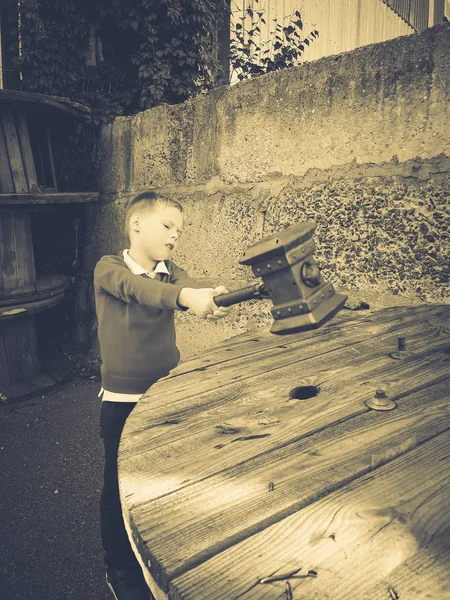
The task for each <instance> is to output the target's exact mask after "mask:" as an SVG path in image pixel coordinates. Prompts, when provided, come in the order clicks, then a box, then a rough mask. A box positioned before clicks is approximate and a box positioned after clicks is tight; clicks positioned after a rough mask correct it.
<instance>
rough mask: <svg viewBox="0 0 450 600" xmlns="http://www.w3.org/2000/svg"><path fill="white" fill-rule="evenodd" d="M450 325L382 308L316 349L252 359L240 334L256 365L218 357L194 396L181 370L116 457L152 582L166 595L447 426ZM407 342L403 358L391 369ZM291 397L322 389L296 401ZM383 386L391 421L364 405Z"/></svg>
mask: <svg viewBox="0 0 450 600" xmlns="http://www.w3.org/2000/svg"><path fill="white" fill-rule="evenodd" d="M449 314H450V307H446V306H428V307H416V308H414V309H413V310H411V309H410V308H397V309H396V310H395V311H390V313H389V315H388V311H378V312H377V313H374V314H373V315H371V316H370V319H367V318H366V317H364V318H361V321H360V322H359V323H358V322H355V321H354V320H353V319H349V320H348V321H347V322H346V323H343V324H342V327H341V328H339V326H337V325H335V326H333V327H330V328H329V331H328V332H327V335H326V336H325V339H322V337H321V336H317V338H316V337H309V338H308V340H302V339H300V336H298V335H297V336H296V337H295V339H294V337H291V336H289V338H290V341H288V342H287V343H284V344H282V346H283V348H279V347H278V346H279V343H277V344H276V345H275V346H274V345H273V342H271V341H269V340H267V346H264V348H263V349H261V351H260V352H258V351H256V352H255V350H254V347H253V348H252V346H253V343H252V342H251V341H250V340H251V339H252V338H249V337H248V336H246V340H245V342H244V343H243V344H242V345H241V350H242V351H243V352H250V353H251V355H252V361H253V363H254V364H253V365H252V364H251V363H250V364H248V363H247V362H246V360H245V359H246V356H245V354H244V355H243V356H241V357H239V356H236V355H233V358H231V360H229V361H228V360H226V359H225V358H224V356H223V354H221V353H222V351H225V352H226V348H224V347H223V346H222V348H221V349H220V351H219V354H216V358H217V359H218V360H219V361H220V364H219V365H218V366H219V367H220V369H219V370H218V371H217V372H216V374H215V376H214V375H213V373H214V369H215V365H211V366H210V367H208V369H209V370H210V373H211V374H212V376H211V377H209V378H208V379H207V383H205V385H204V386H203V384H202V383H201V382H200V381H199V380H197V382H198V385H197V393H195V391H194V381H193V380H192V378H193V377H197V370H194V371H191V370H190V369H189V368H188V367H187V368H186V370H185V373H184V374H182V375H180V376H178V377H173V378H171V377H168V378H166V379H165V380H164V381H161V382H159V383H158V384H156V386H154V388H152V390H153V389H154V390H155V394H154V395H153V393H152V394H150V395H149V396H148V397H146V398H145V399H143V400H141V402H140V403H139V404H138V405H137V407H136V408H135V409H134V411H133V413H132V415H131V416H130V418H129V420H128V421H127V424H126V427H125V430H124V435H123V437H122V442H121V448H120V457H119V476H120V482H121V495H122V501H123V506H124V510H125V515H126V516H127V518H128V519H129V526H130V527H131V529H132V530H133V531H134V532H135V534H136V535H137V539H138V540H139V539H140V545H139V542H138V545H139V551H140V552H141V556H142V558H143V560H144V563H145V564H147V560H150V561H151V569H150V571H151V574H152V576H154V578H155V579H156V580H157V581H159V582H160V583H162V585H167V584H168V581H169V580H171V579H173V578H176V577H179V576H181V575H182V574H183V573H184V572H187V571H189V570H190V569H193V568H195V566H196V565H197V564H198V565H201V564H202V563H203V562H205V561H209V560H211V559H212V557H213V556H215V555H216V554H218V553H221V552H223V551H225V549H226V548H228V547H233V546H234V545H236V544H239V543H240V542H241V540H245V539H246V538H247V537H249V536H250V535H252V536H255V535H259V533H258V532H262V531H264V530H265V529H266V528H267V527H270V526H271V525H272V524H273V523H277V522H278V521H280V520H282V519H284V518H286V517H287V516H288V515H290V514H295V513H296V512H297V511H298V510H301V509H302V507H304V506H307V505H308V504H310V503H311V502H313V501H315V500H316V499H317V498H318V497H320V496H322V495H324V494H329V493H332V492H333V490H335V489H337V488H339V487H340V486H343V485H345V484H346V482H349V481H352V480H354V479H357V478H360V477H361V476H362V475H364V473H366V472H368V471H370V470H373V469H376V468H379V466H380V465H382V464H383V463H384V462H386V461H392V460H394V459H395V458H396V457H397V456H400V455H402V454H404V453H408V452H409V451H411V449H412V448H414V447H416V446H417V445H420V444H423V443H424V442H425V441H426V440H428V439H431V438H432V437H433V436H436V435H438V434H439V433H441V432H442V431H445V430H446V429H448V428H450V420H449V419H450V412H449V406H448V405H449V395H448V387H449V381H450V367H449V335H448V334H449ZM386 317H388V319H387V321H385V320H384V319H385V318H386ZM346 327H347V329H345V328H346ZM336 330H339V331H336ZM319 331H320V330H319ZM405 332H406V335H407V344H408V350H409V351H410V354H409V355H408V356H405V358H402V359H401V360H395V359H394V358H392V357H391V356H390V353H391V352H392V351H394V350H395V349H396V347H395V346H396V336H397V334H398V333H405ZM272 337H275V336H272ZM344 338H345V339H346V340H347V342H344V341H343V340H344ZM327 339H328V340H329V341H330V349H329V350H328V351H327V350H326V347H324V344H325V345H326V342H325V340H327ZM283 341H284V340H283ZM232 344H233V340H231V341H230V345H232ZM215 352H216V351H215V350H214V353H215ZM280 352H283V353H286V355H287V358H286V361H287V364H284V365H283V364H282V361H279V362H277V361H278V360H279V356H280ZM296 352H297V360H295V354H296ZM307 352H309V353H308V354H307ZM274 361H275V362H274ZM197 364H198V363H197ZM274 364H275V365H276V366H275V367H274V368H273V369H271V367H273V366H274ZM255 365H256V366H255ZM266 370H269V372H266ZM233 371H234V373H235V375H233ZM249 371H250V374H249ZM200 373H202V374H203V375H205V372H204V371H203V372H202V371H201V372H200ZM239 374H244V377H243V379H242V380H239V381H237V380H233V377H235V376H236V375H239ZM184 379H187V380H190V381H189V383H188V384H185V383H183V380H184ZM224 381H225V383H224V384H223V382H224ZM214 382H216V384H215V385H214ZM222 384H223V385H222ZM172 386H173V389H172ZM297 386H317V387H318V388H320V392H319V393H318V394H317V395H316V396H314V397H312V398H310V399H308V400H295V399H294V398H293V397H292V390H293V389H294V388H295V387H297ZM378 387H383V388H384V389H385V390H387V393H388V395H389V396H390V397H392V398H393V399H395V400H396V401H397V402H398V407H397V409H396V410H394V411H392V412H390V413H378V412H374V411H371V410H369V409H368V408H367V407H366V406H365V404H364V401H365V400H367V399H368V398H369V397H371V396H373V393H374V390H375V389H377V388H378ZM205 388H209V391H206V390H205ZM183 393H184V394H185V399H184V400H183V399H182V395H183ZM164 396H165V398H164ZM164 400H165V404H164ZM200 457H201V458H200ZM299 465H301V467H300V468H299ZM231 597H234V596H230V598H231Z"/></svg>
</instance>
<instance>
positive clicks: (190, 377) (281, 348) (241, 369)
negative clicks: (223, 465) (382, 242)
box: [135, 305, 450, 414]
mask: <svg viewBox="0 0 450 600" xmlns="http://www.w3.org/2000/svg"><path fill="white" fill-rule="evenodd" d="M449 312H450V309H447V308H446V307H443V306H439V305H437V306H436V307H432V308H431V309H429V310H428V312H427V311H426V310H425V309H422V307H418V311H417V312H415V311H408V310H404V311H400V313H399V311H398V310H397V314H401V315H402V319H401V321H400V322H397V321H395V320H394V315H393V314H392V313H390V315H389V317H387V316H386V315H383V311H381V312H378V313H376V315H374V317H373V319H367V318H365V319H364V320H363V321H362V322H361V323H358V324H357V325H356V324H355V326H354V327H351V326H350V327H348V328H343V329H340V328H339V327H336V328H333V329H332V330H331V332H330V333H329V334H328V335H326V336H321V335H319V336H317V337H313V338H309V337H308V338H307V339H306V340H305V339H303V338H302V337H301V335H299V334H293V336H292V338H291V339H292V341H291V342H288V341H287V340H286V342H285V343H282V344H279V343H277V344H276V345H275V346H272V345H270V346H269V347H268V348H267V349H265V348H262V349H261V350H257V351H256V353H253V352H252V353H250V354H249V355H247V354H238V355H237V356H236V355H235V356H234V357H233V358H231V359H229V360H228V361H227V362H225V363H221V364H218V365H217V366H216V364H210V365H209V366H208V367H206V368H205V367H204V369H205V370H202V371H199V370H198V369H197V370H195V371H192V372H191V371H189V372H187V373H186V374H185V375H183V377H176V378H174V379H172V378H171V377H168V378H165V379H164V380H162V381H159V382H157V383H156V384H155V385H153V386H152V387H151V388H150V390H149V391H148V393H146V394H144V396H143V399H145V398H146V397H147V396H150V397H151V403H146V402H140V403H139V404H138V406H137V407H136V413H135V414H142V413H143V412H145V411H146V410H149V411H152V412H153V411H154V410H155V408H156V407H157V406H167V405H168V404H171V403H174V402H176V401H178V400H181V401H186V400H187V399H188V398H190V397H191V396H193V395H198V394H199V393H200V392H202V391H204V392H209V390H210V389H211V387H212V382H213V387H214V389H218V388H219V387H224V386H226V385H228V384H235V383H236V382H237V381H238V380H239V381H243V380H244V379H250V378H251V377H254V376H255V375H257V376H260V375H261V374H262V373H264V375H265V376H266V377H267V378H268V379H271V378H272V377H273V376H274V375H275V373H274V372H275V370H278V369H279V368H281V367H288V365H289V364H292V365H294V364H295V365H296V364H300V363H301V362H302V361H305V360H307V359H309V358H312V357H314V358H315V361H316V364H317V365H320V364H321V361H323V360H328V355H329V354H330V353H331V352H333V351H334V350H336V349H339V348H346V347H351V346H352V345H356V344H359V343H360V342H362V341H365V340H368V339H374V340H375V339H376V338H377V337H378V336H381V335H383V334H385V333H391V334H392V342H391V346H390V347H387V348H386V350H387V351H389V352H390V351H394V350H396V343H397V342H396V333H399V332H402V331H403V332H405V330H407V327H406V325H407V324H408V325H410V326H411V327H412V328H414V327H415V325H416V324H417V323H418V322H419V319H420V315H421V314H424V315H425V314H427V317H426V321H427V322H430V327H431V326H432V325H431V323H432V322H433V320H434V322H438V321H439V320H441V319H442V318H445V315H448V314H449ZM393 320H394V322H393ZM272 337H275V336H273V335H272ZM290 337H291V336H290ZM232 345H234V340H233V341H230V349H231V347H232ZM319 357H322V358H319ZM348 362H349V363H350V361H348ZM350 364H351V363H350ZM300 368H301V366H299V369H300ZM278 376H280V374H279V373H277V377H278ZM281 376H282V375H281Z"/></svg>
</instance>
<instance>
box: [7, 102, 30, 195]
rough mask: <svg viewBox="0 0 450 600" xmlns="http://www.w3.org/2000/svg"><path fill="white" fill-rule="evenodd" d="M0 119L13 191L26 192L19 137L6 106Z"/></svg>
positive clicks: (11, 114) (12, 117)
mask: <svg viewBox="0 0 450 600" xmlns="http://www.w3.org/2000/svg"><path fill="white" fill-rule="evenodd" d="M1 119H2V124H3V132H4V135H5V142H6V148H7V152H8V157H9V164H10V167H11V174H12V178H13V181H14V191H15V192H18V193H23V192H28V191H29V190H28V186H27V180H26V177H25V172H24V166H23V161H22V154H21V151H20V145H19V139H18V137H17V130H16V124H15V121H14V114H13V112H12V110H11V109H8V108H2V112H1Z"/></svg>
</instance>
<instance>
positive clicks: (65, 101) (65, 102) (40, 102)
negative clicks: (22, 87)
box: [0, 89, 92, 117]
mask: <svg viewBox="0 0 450 600" xmlns="http://www.w3.org/2000/svg"><path fill="white" fill-rule="evenodd" d="M0 103H1V104H0V106H1V110H2V111H3V110H4V107H5V106H8V105H13V106H17V105H18V104H20V105H21V106H22V107H23V108H24V109H29V110H32V111H37V112H39V108H41V109H44V110H46V111H48V110H51V111H52V112H53V111H55V110H57V111H58V112H64V113H68V114H70V115H72V116H74V117H86V116H87V115H90V114H91V112H92V111H91V109H90V108H89V107H88V106H85V105H84V104H80V103H79V102H74V101H73V100H70V99H69V98H63V97H60V96H48V95H46V94H35V93H32V92H21V91H18V90H6V89H5V90H0Z"/></svg>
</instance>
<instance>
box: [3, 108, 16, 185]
mask: <svg viewBox="0 0 450 600" xmlns="http://www.w3.org/2000/svg"><path fill="white" fill-rule="evenodd" d="M0 157H1V160H0V191H1V192H2V194H6V193H7V192H14V181H13V177H12V173H11V167H10V164H9V157H8V149H7V147H6V140H5V135H4V133H3V126H2V123H1V119H0Z"/></svg>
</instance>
